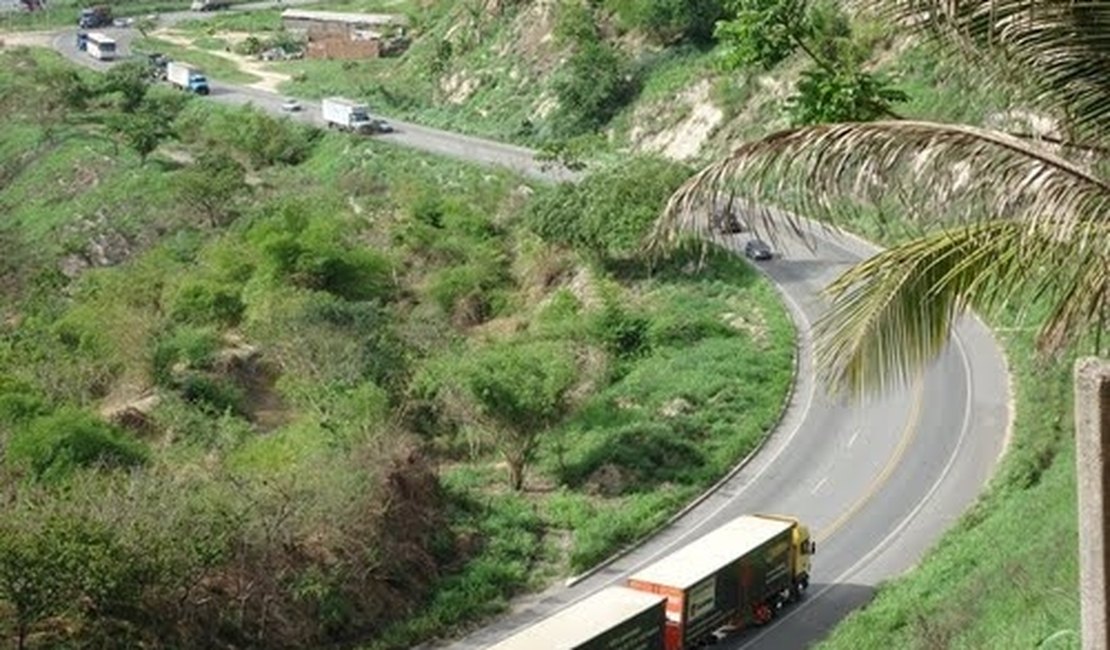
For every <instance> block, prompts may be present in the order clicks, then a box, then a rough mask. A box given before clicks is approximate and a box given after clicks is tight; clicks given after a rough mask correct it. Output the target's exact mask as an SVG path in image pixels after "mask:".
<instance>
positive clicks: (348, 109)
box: [320, 97, 393, 133]
mask: <svg viewBox="0 0 1110 650" xmlns="http://www.w3.org/2000/svg"><path fill="white" fill-rule="evenodd" d="M320 112H321V114H322V115H323V116H324V123H325V124H326V125H327V126H328V128H329V129H341V130H343V131H351V132H353V133H388V132H390V131H392V130H393V127H391V126H390V125H389V123H388V122H386V121H385V120H381V119H375V118H372V117H370V113H369V111H368V110H367V108H366V104H362V103H360V102H356V101H354V100H351V99H346V98H344V97H325V98H324V100H323V101H322V102H321V103H320Z"/></svg>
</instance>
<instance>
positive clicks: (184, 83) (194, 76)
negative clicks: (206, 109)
mask: <svg viewBox="0 0 1110 650" xmlns="http://www.w3.org/2000/svg"><path fill="white" fill-rule="evenodd" d="M166 80H167V81H169V82H170V83H171V84H173V85H174V86H176V87H178V88H180V89H182V90H187V91H189V92H191V93H196V94H198V95H207V94H208V79H207V77H205V76H204V73H203V72H201V71H200V69H199V68H194V67H193V66H191V65H189V64H187V63H181V62H180V61H170V62H169V63H167V64H166Z"/></svg>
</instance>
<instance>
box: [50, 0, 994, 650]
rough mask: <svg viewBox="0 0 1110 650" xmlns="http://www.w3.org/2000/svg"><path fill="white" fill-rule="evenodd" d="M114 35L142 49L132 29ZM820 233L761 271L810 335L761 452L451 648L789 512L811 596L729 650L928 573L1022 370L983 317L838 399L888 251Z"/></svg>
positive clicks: (801, 628)
mask: <svg viewBox="0 0 1110 650" xmlns="http://www.w3.org/2000/svg"><path fill="white" fill-rule="evenodd" d="M294 1H296V0H294ZM285 4H290V2H289V0H287V1H286V3H285ZM252 6H266V5H265V3H259V4H258V5H252ZM180 16H181V15H180V14H175V15H174V16H173V17H172V20H178V19H180ZM106 31H109V32H112V33H113V34H114V35H116V36H117V37H118V39H119V41H120V43H121V45H122V46H123V47H124V48H126V46H127V43H128V42H129V40H130V39H129V34H128V30H106ZM54 45H55V48H56V49H57V50H58V51H60V52H61V53H62V54H64V55H65V56H67V57H68V58H70V59H72V60H73V61H75V62H77V63H80V64H83V65H88V66H90V67H94V68H99V69H103V68H104V67H106V66H105V65H104V64H101V63H99V62H96V61H93V60H91V59H89V58H88V57H87V56H85V55H84V54H83V53H81V52H78V51H77V50H76V48H75V46H74V35H73V32H72V31H70V32H66V33H62V34H59V35H58V36H57V37H56V38H55V40H54ZM210 97H211V99H212V100H214V101H218V102H223V103H230V104H246V103H253V104H255V105H257V106H259V107H260V108H263V109H264V110H267V111H271V112H275V113H280V103H281V98H280V97H278V96H276V95H273V94H270V93H266V92H263V91H259V90H254V89H249V88H237V87H234V86H228V85H225V84H218V83H214V84H213V93H212V95H211V96H210ZM304 104H305V110H304V111H302V112H301V113H299V114H295V115H293V116H292V117H294V119H298V120H302V121H305V122H309V123H313V124H320V123H321V120H320V116H319V106H318V104H315V103H312V102H305V103H304ZM393 124H394V126H395V127H396V132H395V133H393V134H389V135H382V136H375V137H376V138H378V139H381V140H385V141H387V142H391V143H394V144H397V145H401V146H405V147H411V148H415V149H419V150H423V151H427V152H431V153H434V154H440V155H446V156H451V157H454V158H458V159H462V160H467V161H471V162H476V163H480V164H485V165H495V166H501V167H507V168H509V169H512V170H513V171H515V172H518V173H520V174H523V175H525V176H528V177H531V178H536V179H542V180H574V179H575V175H574V174H573V173H572V172H568V171H566V170H563V169H553V168H551V167H549V166H547V165H545V164H543V163H542V162H540V161H538V160H537V159H536V155H535V153H534V152H532V151H530V150H527V149H524V148H521V147H515V146H511V145H506V144H502V143H497V142H492V141H489V140H483V139H480V138H474V137H470V136H464V135H458V134H454V133H449V132H446V131H441V130H438V129H431V128H428V127H423V126H419V125H416V124H409V123H404V122H393ZM813 237H814V242H810V245H808V246H807V245H802V243H800V242H799V241H797V240H788V241H784V242H782V243H781V244H780V250H779V251H778V253H779V255H777V256H776V259H774V260H772V261H769V262H766V263H762V264H761V265H760V267H759V268H760V269H761V270H762V271H763V272H764V273H765V274H766V275H767V276H768V277H769V278H770V279H771V280H772V281H773V282H774V283H775V285H776V286H777V287H778V289H779V291H780V293H781V295H782V296H783V299H784V301H785V303H786V304H787V306H788V308H789V310H790V312H791V314H792V316H793V318H794V320H795V322H796V324H797V326H798V330H799V351H798V364H799V366H798V377H797V383H796V386H795V390H794V393H793V395H792V399H791V403H790V404H789V405H788V407H787V410H786V413H785V414H784V417H783V419H782V421H781V423H780V425H779V427H778V428H777V429H776V431H774V432H773V433H772V434H771V436H770V438H769V439H768V440H767V442H766V444H765V445H764V447H763V448H762V450H761V451H760V453H759V454H757V455H756V456H755V457H754V458H753V459H752V460H751V461H750V462H748V463H747V464H746V465H744V467H743V468H742V469H740V470H739V471H737V472H735V473H734V475H732V476H731V477H730V478H729V479H728V480H727V481H724V482H723V483H722V484H720V485H719V486H717V489H715V490H714V491H713V492H712V493H711V494H708V495H707V496H706V497H705V498H704V499H703V500H701V501H700V502H699V503H698V504H697V505H696V506H695V507H693V508H690V509H689V510H688V511H687V512H685V513H684V514H683V515H682V516H681V517H679V518H678V519H676V520H675V521H673V522H672V523H671V524H670V525H669V526H667V527H666V528H665V529H664V530H662V531H661V532H659V534H657V535H655V536H654V537H652V538H651V539H649V540H647V541H645V542H644V543H643V544H641V545H639V546H638V547H636V548H635V549H633V550H632V551H630V552H628V553H626V554H625V555H623V556H621V557H619V558H616V559H615V560H614V561H612V562H611V563H609V564H608V565H606V566H604V567H602V568H600V569H598V570H596V571H595V572H593V573H591V574H590V575H588V576H586V577H584V578H583V579H581V580H579V581H577V582H576V583H574V585H573V586H561V585H560V586H554V587H552V588H550V589H548V590H546V591H544V592H542V593H539V594H532V595H528V596H524V597H522V598H520V599H518V600H517V601H516V603H515V605H514V607H513V609H512V611H511V612H510V613H509V614H507V615H505V616H503V617H501V618H499V619H497V620H495V621H493V622H491V623H490V624H489V625H487V626H485V627H484V628H482V629H480V630H477V631H475V632H474V633H472V634H470V635H469V636H467V637H465V638H464V639H461V640H458V641H455V642H453V643H450V644H449V645H450V647H451V648H454V649H457V650H472V649H477V648H484V647H486V646H488V645H489V644H490V643H492V642H495V641H497V640H499V639H501V638H504V637H506V636H508V635H509V634H511V633H513V632H514V631H516V630H517V629H520V628H521V627H522V626H526V625H528V624H530V623H532V622H534V621H536V620H539V619H540V618H543V617H545V616H548V615H550V614H552V613H554V612H555V611H557V610H559V609H560V608H562V607H565V606H566V605H568V604H570V603H572V602H574V601H577V600H579V599H581V598H584V597H585V596H588V595H590V594H591V593H594V592H595V591H597V590H599V589H601V588H604V587H606V586H608V585H610V584H613V583H619V582H620V581H621V580H622V579H623V578H624V577H625V576H626V575H628V574H629V573H630V572H632V571H634V570H636V569H637V568H639V567H641V566H643V565H645V564H646V563H648V562H651V561H653V560H654V559H656V558H659V557H661V556H663V555H664V554H666V553H668V552H671V551H672V550H675V549H676V548H678V547H680V546H682V545H683V544H686V543H688V542H690V541H692V540H694V539H697V538H698V537H699V536H701V535H704V534H705V533H707V532H708V531H710V530H713V529H714V528H716V527H717V526H719V525H720V524H722V523H723V522H725V521H727V520H729V519H731V518H733V517H736V516H738V515H740V514H744V513H751V512H780V513H789V514H793V515H797V516H799V517H800V518H802V519H803V520H804V521H806V522H807V523H809V524H810V525H811V526H812V528H813V530H814V531H815V536H816V540H817V543H818V553H817V556H816V557H815V560H814V571H813V578H812V583H811V587H810V596H809V597H808V598H807V599H806V600H805V601H803V602H802V603H800V604H798V605H795V606H793V607H792V608H790V609H788V610H786V611H785V612H784V614H783V615H782V616H781V617H780V618H779V619H777V620H776V621H775V622H773V623H772V624H770V625H768V626H765V627H763V628H757V629H754V630H750V631H747V632H744V633H741V634H739V635H737V636H736V637H734V638H732V639H729V640H728V641H727V642H726V643H724V644H723V645H722V647H724V648H730V649H731V648H752V649H755V648H759V649H763V648H767V649H771V648H775V649H778V648H799V647H805V646H806V645H809V644H810V643H812V642H814V641H816V640H818V639H820V638H821V637H823V636H824V635H825V634H826V633H827V632H828V631H829V630H830V629H831V628H832V627H833V626H834V625H835V624H836V623H837V622H838V621H839V620H840V619H841V618H843V617H844V616H845V615H846V614H847V613H848V612H850V611H851V610H852V609H854V608H856V607H859V606H860V605H861V604H863V603H865V602H867V601H868V600H869V599H870V597H871V596H872V594H873V593H874V588H875V585H876V584H877V583H878V582H879V581H881V580H884V579H886V578H889V577H891V576H894V575H897V574H899V573H901V572H903V571H905V570H906V569H908V568H910V567H911V566H913V564H914V563H915V562H916V561H917V560H918V559H919V558H920V557H921V555H922V553H923V552H924V551H925V550H926V549H927V548H928V547H929V546H930V545H931V544H932V543H933V542H935V541H936V539H937V538H938V537H939V536H940V534H941V533H942V532H943V531H944V530H946V529H947V528H948V526H949V525H951V524H952V523H953V521H955V519H956V518H958V517H959V516H960V515H961V514H962V513H963V512H964V511H965V510H966V509H967V507H968V506H969V505H970V504H971V503H972V502H973V501H974V500H975V498H976V497H977V495H978V494H979V492H980V491H981V489H982V488H983V486H984V484H985V482H986V481H987V479H988V478H989V476H990V475H991V473H992V471H993V469H994V467H995V465H996V463H997V460H998V458H999V456H1000V454H1001V452H1002V450H1003V448H1004V445H1005V441H1006V438H1007V435H1008V431H1009V420H1010V407H1009V401H1010V392H1009V385H1008V379H1007V378H1008V373H1007V369H1006V366H1005V361H1004V358H1003V356H1002V353H1001V351H1000V350H999V348H998V346H997V344H996V342H995V341H994V339H993V338H992V336H991V334H990V332H989V331H988V330H987V329H986V328H985V327H984V326H983V325H982V324H981V323H980V322H978V321H977V320H975V319H972V318H967V319H965V320H964V321H962V322H961V323H960V324H959V326H958V327H957V328H956V330H955V335H954V337H953V340H952V343H951V344H950V345H949V346H948V348H947V349H946V350H945V352H944V353H943V354H942V355H941V356H940V357H939V358H938V359H937V360H936V362H935V363H933V364H932V365H931V367H930V368H928V370H927V371H925V372H924V373H923V374H922V375H921V376H920V377H919V378H918V379H917V380H916V381H915V382H913V384H912V385H910V386H906V387H904V388H902V389H900V390H896V391H892V392H890V393H888V394H886V395H883V396H882V397H878V398H874V399H869V400H866V401H852V402H848V401H844V400H839V399H834V398H832V397H830V396H829V395H828V394H827V393H826V392H825V391H824V390H823V388H822V387H820V386H818V385H816V384H815V381H814V379H813V378H814V372H813V358H812V345H811V343H812V342H811V339H810V336H809V330H810V324H811V323H812V322H813V321H814V320H815V319H816V318H817V317H818V316H819V315H820V314H821V312H822V311H823V309H824V308H825V305H824V304H823V303H822V301H821V299H820V297H819V296H820V291H821V289H822V288H824V287H825V286H826V285H827V284H828V283H829V282H830V281H831V280H832V279H833V278H835V277H836V276H837V275H838V274H839V273H840V272H841V271H843V270H844V269H845V268H847V267H848V266H850V265H851V264H853V263H854V262H856V261H858V260H860V259H863V258H865V257H867V256H868V255H870V254H871V253H873V252H874V250H875V249H874V248H873V247H871V246H869V245H868V244H866V243H864V242H862V241H860V240H858V239H856V238H854V237H851V236H847V235H838V234H834V233H830V232H827V231H825V230H815V231H814V232H813ZM744 241H745V240H744V239H743V237H742V236H730V237H728V238H725V239H722V240H721V242H720V243H722V244H723V245H725V246H730V247H734V248H739V247H740V246H742V245H743V243H744Z"/></svg>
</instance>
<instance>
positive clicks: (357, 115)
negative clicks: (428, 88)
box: [351, 111, 370, 122]
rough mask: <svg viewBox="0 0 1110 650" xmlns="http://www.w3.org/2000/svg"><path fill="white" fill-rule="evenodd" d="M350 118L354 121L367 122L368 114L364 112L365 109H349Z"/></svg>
mask: <svg viewBox="0 0 1110 650" xmlns="http://www.w3.org/2000/svg"><path fill="white" fill-rule="evenodd" d="M351 120H353V121H355V122H369V121H370V116H369V115H367V114H366V111H351Z"/></svg>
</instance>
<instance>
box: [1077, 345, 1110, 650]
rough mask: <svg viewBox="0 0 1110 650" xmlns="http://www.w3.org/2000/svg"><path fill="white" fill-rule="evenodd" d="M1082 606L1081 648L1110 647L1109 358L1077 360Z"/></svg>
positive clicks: (1087, 649)
mask: <svg viewBox="0 0 1110 650" xmlns="http://www.w3.org/2000/svg"><path fill="white" fill-rule="evenodd" d="M1075 443H1076V453H1075V456H1076V466H1077V468H1076V469H1077V483H1078V487H1079V608H1080V619H1081V622H1080V625H1081V630H1082V633H1083V650H1110V632H1108V631H1107V624H1108V623H1110V620H1108V619H1110V616H1108V613H1110V583H1108V582H1107V578H1108V576H1107V567H1108V566H1110V516H1108V514H1107V510H1108V509H1110V361H1108V360H1106V359H1097V358H1093V357H1091V358H1086V359H1080V360H1079V361H1078V362H1076V364H1075Z"/></svg>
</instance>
